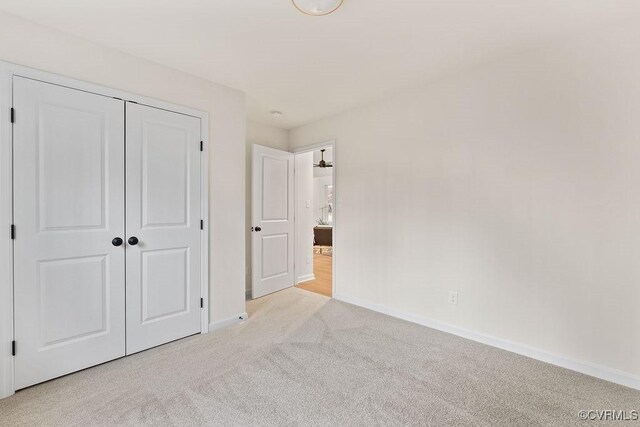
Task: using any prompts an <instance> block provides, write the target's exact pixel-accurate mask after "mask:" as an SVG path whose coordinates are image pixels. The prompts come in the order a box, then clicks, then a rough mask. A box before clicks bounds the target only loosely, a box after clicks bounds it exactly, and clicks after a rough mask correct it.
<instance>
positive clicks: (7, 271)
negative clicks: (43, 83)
mask: <svg viewBox="0 0 640 427" xmlns="http://www.w3.org/2000/svg"><path fill="white" fill-rule="evenodd" d="M11 94H12V90H11V73H10V68H9V64H6V63H4V62H0V399H2V398H4V397H7V396H11V395H12V394H13V393H14V388H13V379H14V377H13V372H14V369H13V356H11V341H13V285H12V284H13V241H12V240H11V235H10V230H11V228H10V227H11V224H12V223H13V204H12V198H13V196H12V195H13V170H12V158H13V152H12V143H11V140H12V138H11V137H12V126H11V122H10V120H9V111H10V108H11V105H12V104H13V103H12V95H11Z"/></svg>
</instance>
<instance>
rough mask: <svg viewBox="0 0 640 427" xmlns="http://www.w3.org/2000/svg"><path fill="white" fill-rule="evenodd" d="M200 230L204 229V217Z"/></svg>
mask: <svg viewBox="0 0 640 427" xmlns="http://www.w3.org/2000/svg"><path fill="white" fill-rule="evenodd" d="M200 230H204V219H201V220H200Z"/></svg>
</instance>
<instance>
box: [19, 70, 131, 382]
mask: <svg viewBox="0 0 640 427" xmlns="http://www.w3.org/2000/svg"><path fill="white" fill-rule="evenodd" d="M13 91H14V108H15V111H16V119H15V123H14V222H15V225H16V236H15V237H16V238H15V240H14V250H15V281H14V287H15V339H16V347H17V352H16V358H15V379H16V389H20V388H23V387H26V386H29V385H32V384H35V383H38V382H42V381H46V380H48V379H51V378H55V377H57V376H60V375H65V374H67V373H70V372H73V371H77V370H80V369H83V368H86V367H89V366H92V365H96V364H99V363H102V362H105V361H107V360H111V359H114V358H117V357H120V356H123V355H124V354H125V346H124V343H125V282H124V280H125V276H124V274H125V273H124V271H125V268H124V261H125V259H124V258H125V254H124V246H120V247H116V246H113V245H112V239H113V238H115V237H124V102H122V101H119V100H116V99H113V98H109V97H105V96H100V95H95V94H91V93H87V92H83V91H78V90H74V89H70V88H66V87H61V86H57V85H53V84H48V83H44V82H40V81H36V80H31V79H27V78H21V77H14V83H13Z"/></svg>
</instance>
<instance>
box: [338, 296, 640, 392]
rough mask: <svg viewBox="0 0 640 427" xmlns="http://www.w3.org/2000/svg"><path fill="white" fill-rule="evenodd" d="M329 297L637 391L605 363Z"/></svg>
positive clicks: (639, 381) (633, 379) (629, 377)
mask: <svg viewBox="0 0 640 427" xmlns="http://www.w3.org/2000/svg"><path fill="white" fill-rule="evenodd" d="M333 297H334V298H335V299H337V300H339V301H343V302H346V303H348V304H353V305H357V306H359V307H364V308H367V309H369V310H372V311H377V312H378V313H383V314H386V315H388V316H392V317H396V318H398V319H402V320H406V321H409V322H412V323H417V324H418V325H422V326H426V327H428V328H432V329H437V330H439V331H442V332H446V333H449V334H452V335H456V336H459V337H462V338H466V339H469V340H472V341H476V342H479V343H482V344H486V345H490V346H492V347H496V348H500V349H502V350H506V351H510V352H512V353H516V354H520V355H522V356H526V357H530V358H532V359H536V360H539V361H541V362H546V363H549V364H552V365H556V366H559V367H561V368H565V369H569V370H572V371H576V372H580V373H582V374H585V375H589V376H592V377H596V378H600V379H602V380H606V381H611V382H612V383H616V384H620V385H623V386H626V387H631V388H634V389H636V390H640V377H638V376H636V375H633V374H630V373H627V372H622V371H619V370H617V369H613V368H609V367H607V366H602V365H597V364H595V363H591V362H586V361H584V360H578V359H574V358H572V357H569V356H564V355H559V354H554V353H551V352H548V351H546V350H541V349H538V348H534V347H530V346H528V345H525V344H520V343H517V342H513V341H509V340H505V339H502V338H498V337H494V336H491V335H486V334H483V333H480V332H476V331H471V330H469V329H465V328H461V327H459V326H455V325H451V324H449V323H445V322H441V321H439V320H433V319H429V318H427V317H423V316H420V315H417V314H413V313H407V312H404V311H401V310H397V309H395V308H391V307H388V306H386V305H383V304H376V303H372V302H369V301H365V300H363V299H361V298H358V297H352V296H349V295H343V294H340V295H334V296H333Z"/></svg>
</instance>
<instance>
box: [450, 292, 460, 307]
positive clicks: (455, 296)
mask: <svg viewBox="0 0 640 427" xmlns="http://www.w3.org/2000/svg"><path fill="white" fill-rule="evenodd" d="M449 304H453V305H458V293H457V292H455V291H449Z"/></svg>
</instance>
